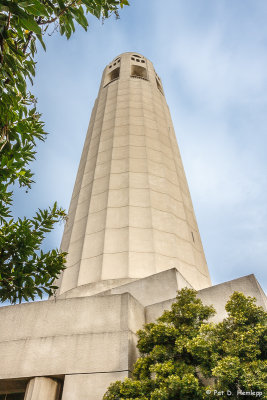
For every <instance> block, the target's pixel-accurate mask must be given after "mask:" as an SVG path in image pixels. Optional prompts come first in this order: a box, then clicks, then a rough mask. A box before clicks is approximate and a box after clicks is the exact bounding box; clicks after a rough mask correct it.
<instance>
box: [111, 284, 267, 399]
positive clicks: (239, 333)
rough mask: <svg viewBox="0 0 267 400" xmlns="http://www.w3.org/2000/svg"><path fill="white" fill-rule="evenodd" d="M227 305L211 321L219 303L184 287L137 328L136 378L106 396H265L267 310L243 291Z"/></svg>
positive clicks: (225, 397) (125, 381)
mask: <svg viewBox="0 0 267 400" xmlns="http://www.w3.org/2000/svg"><path fill="white" fill-rule="evenodd" d="M225 308H226V311H227V312H228V317H227V318H225V319H224V320H223V321H222V322H220V323H212V322H208V319H209V318H211V317H212V316H213V315H214V314H215V310H214V308H213V307H212V306H205V305H203V304H202V302H201V300H200V299H198V298H197V296H196V291H194V290H192V289H187V288H185V289H182V290H181V291H179V292H178V294H177V297H176V302H175V303H173V304H172V307H171V310H170V311H165V312H164V313H163V315H162V316H161V317H160V318H158V319H157V321H156V322H155V323H149V324H146V325H145V326H144V329H142V330H139V331H138V332H137V335H138V338H139V339H138V345H137V347H138V349H139V351H140V354H141V356H140V358H139V359H138V360H137V361H136V363H135V364H134V367H133V374H132V378H126V379H125V380H124V381H117V382H115V383H113V384H111V385H110V387H109V388H108V391H107V392H106V394H105V395H104V398H103V399H104V400H123V399H125V400H126V399H127V400H133V399H136V400H137V399H138V400H207V399H215V398H218V397H219V398H221V399H229V398H232V399H237V398H242V399H251V398H252V396H253V394H251V391H252V392H253V393H254V397H256V393H257V394H258V395H257V397H258V398H259V397H261V398H265V397H264V393H266V390H267V379H266V378H267V363H266V351H267V346H266V345H267V343H266V340H267V329H266V316H267V314H266V313H265V312H264V310H263V309H262V308H261V307H258V306H257V305H256V304H255V299H254V298H251V297H246V296H244V294H242V293H239V292H235V293H234V294H233V295H232V296H231V298H230V299H229V301H228V302H227V304H226V307H225ZM248 392H249V393H250V394H248ZM246 393H247V394H246ZM239 396H242V397H239Z"/></svg>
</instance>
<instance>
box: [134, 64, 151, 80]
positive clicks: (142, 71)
mask: <svg viewBox="0 0 267 400" xmlns="http://www.w3.org/2000/svg"><path fill="white" fill-rule="evenodd" d="M131 77H133V78H141V79H146V80H147V79H148V78H147V69H146V68H144V67H141V65H131Z"/></svg>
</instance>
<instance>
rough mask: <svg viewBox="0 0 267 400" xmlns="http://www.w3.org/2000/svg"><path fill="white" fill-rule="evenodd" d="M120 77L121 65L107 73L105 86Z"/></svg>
mask: <svg viewBox="0 0 267 400" xmlns="http://www.w3.org/2000/svg"><path fill="white" fill-rule="evenodd" d="M119 77H120V67H117V68H115V69H113V71H110V73H109V74H108V75H107V77H106V82H105V86H106V85H108V84H109V83H110V82H112V81H115V80H116V79H119Z"/></svg>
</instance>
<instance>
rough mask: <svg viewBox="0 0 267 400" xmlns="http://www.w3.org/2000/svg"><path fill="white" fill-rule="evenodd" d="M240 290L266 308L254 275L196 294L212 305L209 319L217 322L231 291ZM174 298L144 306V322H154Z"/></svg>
mask: <svg viewBox="0 0 267 400" xmlns="http://www.w3.org/2000/svg"><path fill="white" fill-rule="evenodd" d="M235 291H237V292H242V293H244V294H245V295H246V296H251V297H255V298H256V299H257V305H259V306H261V307H263V308H264V309H267V303H266V296H265V294H264V292H263V290H262V288H261V287H260V285H259V283H258V281H257V280H256V278H255V276H254V275H247V276H244V277H242V278H238V279H234V280H232V281H228V282H224V283H221V284H219V285H215V286H211V287H209V288H207V289H203V290H199V291H198V294H197V296H198V297H199V298H200V299H201V300H202V301H203V303H204V304H206V305H213V306H214V307H215V309H216V312H217V314H216V315H215V316H214V317H213V318H212V319H211V320H212V321H214V322H219V321H221V320H222V319H223V318H226V317H227V313H226V311H225V308H224V307H225V304H226V302H227V301H228V300H229V298H230V296H231V295H232V294H233V292H235ZM174 301H175V298H172V299H169V300H166V301H163V302H159V303H157V304H152V305H150V306H147V307H146V308H145V313H146V322H147V323H148V322H154V321H155V320H156V319H157V318H158V317H160V316H161V315H162V313H163V311H164V310H169V309H170V308H171V305H172V303H173V302H174Z"/></svg>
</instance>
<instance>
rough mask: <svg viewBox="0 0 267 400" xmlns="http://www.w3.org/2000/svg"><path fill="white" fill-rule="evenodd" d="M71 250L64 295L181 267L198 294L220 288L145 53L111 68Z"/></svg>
mask: <svg viewBox="0 0 267 400" xmlns="http://www.w3.org/2000/svg"><path fill="white" fill-rule="evenodd" d="M61 247H62V250H64V251H67V252H68V253H69V255H68V260H67V269H66V270H65V271H64V272H63V275H62V280H61V282H60V291H59V294H62V293H65V292H68V296H76V295H77V293H79V292H81V290H82V291H83V292H85V291H86V293H87V294H92V293H97V291H98V290H103V287H106V288H110V287H114V286H118V285H120V284H122V283H123V282H124V283H126V282H130V281H131V280H133V279H140V278H144V277H147V276H149V275H153V274H156V273H158V272H162V271H165V270H168V269H171V268H176V269H177V270H178V271H179V272H180V273H181V274H182V275H183V277H184V278H185V280H186V281H187V282H188V283H190V284H191V285H192V286H193V287H194V288H195V289H197V290H198V289H203V288H205V287H208V286H210V285H211V281H210V277H209V272H208V269H207V264H206V260H205V255H204V251H203V247H202V244H201V239H200V235H199V231H198V227H197V222H196V218H195V214H194V210H193V206H192V201H191V197H190V193H189V189H188V185H187V181H186V177H185V173H184V169H183V165H182V161H181V156H180V153H179V149H178V146H177V142H176V137H175V133H174V129H173V125H172V121H171V116H170V113H169V109H168V106H167V103H166V100H165V96H164V92H163V88H162V84H161V81H160V78H159V77H158V75H157V73H156V72H155V69H154V67H153V64H152V63H151V62H150V61H149V60H148V59H146V58H145V57H143V56H142V55H140V54H135V53H124V54H121V55H120V56H119V57H117V58H115V59H114V60H113V61H112V62H111V63H110V64H109V65H108V66H107V67H106V68H105V70H104V73H103V77H102V81H101V84H100V89H99V93H98V97H97V99H96V102H95V106H94V109H93V112H92V116H91V120H90V124H89V129H88V132H87V136H86V140H85V144H84V149H83V152H82V156H81V161H80V166H79V170H78V174H77V178H76V183H75V186H74V190H73V195H72V199H71V204H70V209H69V220H68V223H67V225H66V228H65V231H64V235H63V240H62V245H61ZM85 285H86V286H85ZM77 288H78V289H77Z"/></svg>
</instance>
